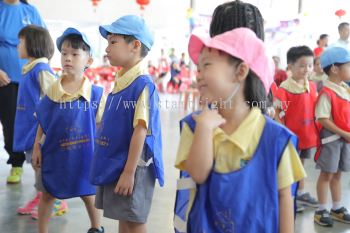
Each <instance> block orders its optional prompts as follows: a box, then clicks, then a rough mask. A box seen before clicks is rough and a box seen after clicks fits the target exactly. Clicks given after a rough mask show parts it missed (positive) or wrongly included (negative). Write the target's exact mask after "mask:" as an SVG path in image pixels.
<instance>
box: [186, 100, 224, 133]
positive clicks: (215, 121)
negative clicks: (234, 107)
mask: <svg viewBox="0 0 350 233" xmlns="http://www.w3.org/2000/svg"><path fill="white" fill-rule="evenodd" d="M192 117H193V119H194V120H195V121H196V125H198V126H204V127H207V128H208V129H210V130H214V129H215V128H216V127H219V126H220V125H222V124H225V123H226V120H225V118H223V117H222V116H221V115H220V114H219V112H218V110H217V109H209V108H208V106H207V105H205V106H204V109H203V111H202V112H201V113H200V114H199V115H195V114H194V115H192Z"/></svg>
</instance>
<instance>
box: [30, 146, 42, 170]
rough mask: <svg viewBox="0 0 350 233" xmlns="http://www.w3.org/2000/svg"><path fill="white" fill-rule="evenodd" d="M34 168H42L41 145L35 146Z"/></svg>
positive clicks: (33, 155)
mask: <svg viewBox="0 0 350 233" xmlns="http://www.w3.org/2000/svg"><path fill="white" fill-rule="evenodd" d="M32 166H33V168H34V169H35V170H37V169H39V168H40V167H41V150H40V147H39V145H37V146H34V148H33V154H32Z"/></svg>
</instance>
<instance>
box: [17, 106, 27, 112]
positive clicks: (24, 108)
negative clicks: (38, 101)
mask: <svg viewBox="0 0 350 233" xmlns="http://www.w3.org/2000/svg"><path fill="white" fill-rule="evenodd" d="M17 110H18V111H25V110H26V107H25V106H21V105H17Z"/></svg>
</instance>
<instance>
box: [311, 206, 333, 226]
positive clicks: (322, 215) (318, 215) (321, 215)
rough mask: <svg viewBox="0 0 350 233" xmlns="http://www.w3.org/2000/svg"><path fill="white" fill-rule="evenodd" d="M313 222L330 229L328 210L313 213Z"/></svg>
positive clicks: (331, 224)
mask: <svg viewBox="0 0 350 233" xmlns="http://www.w3.org/2000/svg"><path fill="white" fill-rule="evenodd" d="M314 221H315V223H317V224H318V225H321V226H323V227H332V226H333V219H332V218H331V216H330V215H329V212H328V210H318V211H316V212H315V216H314Z"/></svg>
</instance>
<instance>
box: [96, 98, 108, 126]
mask: <svg viewBox="0 0 350 233" xmlns="http://www.w3.org/2000/svg"><path fill="white" fill-rule="evenodd" d="M106 101H107V99H106V96H105V95H104V94H103V95H102V97H101V100H100V104H99V105H98V110H97V114H96V124H99V123H101V120H102V115H103V112H104V111H105V107H106Z"/></svg>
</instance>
